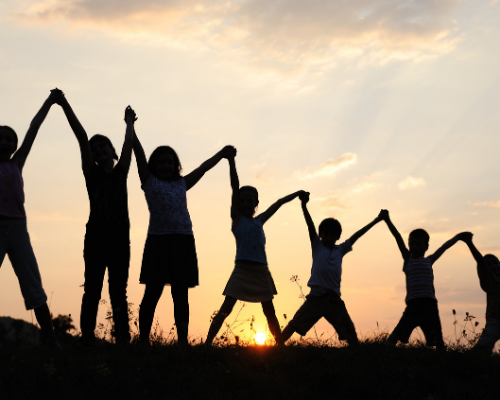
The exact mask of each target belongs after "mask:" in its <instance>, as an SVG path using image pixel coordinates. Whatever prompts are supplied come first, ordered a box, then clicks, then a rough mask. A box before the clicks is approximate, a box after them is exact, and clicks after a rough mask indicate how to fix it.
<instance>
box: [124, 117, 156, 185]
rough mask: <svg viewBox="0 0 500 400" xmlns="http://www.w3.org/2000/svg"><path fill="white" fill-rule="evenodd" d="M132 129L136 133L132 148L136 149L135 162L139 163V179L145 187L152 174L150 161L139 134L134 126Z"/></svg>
mask: <svg viewBox="0 0 500 400" xmlns="http://www.w3.org/2000/svg"><path fill="white" fill-rule="evenodd" d="M127 128H128V127H127ZM132 129H133V131H134V139H133V143H132V147H133V148H134V155H135V161H136V163H137V171H138V172H139V179H140V180H141V185H144V184H145V183H146V182H147V180H148V179H149V176H150V175H151V172H150V171H149V165H148V161H147V160H146V153H144V149H143V147H142V144H141V142H140V141H139V138H138V137H137V133H136V132H135V129H134V126H133V125H132Z"/></svg>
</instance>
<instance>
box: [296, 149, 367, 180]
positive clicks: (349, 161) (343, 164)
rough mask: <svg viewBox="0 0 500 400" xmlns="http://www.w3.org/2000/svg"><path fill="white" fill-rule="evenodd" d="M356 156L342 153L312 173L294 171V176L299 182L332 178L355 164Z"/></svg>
mask: <svg viewBox="0 0 500 400" xmlns="http://www.w3.org/2000/svg"><path fill="white" fill-rule="evenodd" d="M357 160H358V156H357V155H356V154H354V153H344V154H342V155H341V156H340V157H337V158H335V159H332V158H329V159H328V161H327V162H325V163H324V164H322V165H321V166H320V167H319V168H318V169H316V170H315V171H313V172H304V171H296V172H295V175H296V176H297V177H298V178H299V179H300V180H305V179H314V178H318V177H334V176H335V175H337V174H338V173H339V171H341V170H343V169H345V168H347V167H349V166H351V165H353V164H356V162H357Z"/></svg>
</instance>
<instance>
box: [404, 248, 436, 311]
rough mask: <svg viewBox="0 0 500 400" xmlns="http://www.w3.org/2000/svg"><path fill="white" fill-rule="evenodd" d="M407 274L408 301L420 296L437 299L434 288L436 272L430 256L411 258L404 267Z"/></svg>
mask: <svg viewBox="0 0 500 400" xmlns="http://www.w3.org/2000/svg"><path fill="white" fill-rule="evenodd" d="M403 272H404V273H405V274H406V299H405V301H406V302H407V303H408V301H409V300H411V299H416V298H418V297H430V298H431V299H434V300H436V293H435V290H434V272H433V270H432V261H431V259H430V258H429V257H425V258H424V257H420V258H412V257H411V256H410V259H409V260H408V262H407V263H406V264H405V266H404V267H403Z"/></svg>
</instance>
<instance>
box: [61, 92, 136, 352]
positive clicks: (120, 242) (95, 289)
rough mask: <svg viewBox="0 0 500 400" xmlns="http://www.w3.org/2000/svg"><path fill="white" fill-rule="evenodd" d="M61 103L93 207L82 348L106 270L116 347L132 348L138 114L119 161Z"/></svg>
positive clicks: (130, 116) (130, 121)
mask: <svg viewBox="0 0 500 400" xmlns="http://www.w3.org/2000/svg"><path fill="white" fill-rule="evenodd" d="M57 103H58V104H59V105H60V106H61V107H62V109H63V111H64V114H65V115H66V118H67V119H68V122H69V124H70V126H71V128H72V129H73V132H74V134H75V136H76V138H77V140H78V144H79V145H80V153H81V158H82V170H83V175H84V177H85V183H86V186H87V192H88V195H89V201H90V215H89V220H88V222H87V229H86V233H85V242H84V248H83V258H84V260H85V285H84V294H83V299H82V311H81V314H80V329H81V330H82V342H83V343H84V344H90V343H92V342H93V341H94V340H95V334H94V331H95V327H96V318H97V310H98V308H99V300H100V299H101V292H102V284H103V280H104V274H105V272H106V267H107V268H108V277H109V279H108V281H109V297H110V300H111V307H112V309H113V321H114V335H115V339H116V341H117V342H124V343H127V342H130V332H129V321H128V304H127V282H128V273H129V266H130V235H129V231H130V222H129V217H128V200H127V177H128V170H129V167H130V159H131V157H132V141H133V138H134V135H133V132H134V130H133V125H134V121H135V119H136V118H135V113H134V111H133V110H132V109H131V108H130V107H127V109H126V110H125V121H126V123H127V129H126V133H125V141H124V142H123V147H122V152H121V156H120V159H119V161H118V162H117V163H116V164H115V160H116V159H118V156H117V155H116V152H115V149H114V147H113V145H112V144H111V141H110V140H109V139H108V138H107V137H106V136H103V135H99V134H97V135H94V136H92V138H90V140H88V139H87V133H86V132H85V129H83V126H82V125H81V124H80V122H79V121H78V118H77V117H76V115H75V113H74V112H73V109H72V108H71V106H70V105H69V103H68V101H67V99H66V97H65V96H64V94H63V93H62V92H61V91H59V93H58V96H57Z"/></svg>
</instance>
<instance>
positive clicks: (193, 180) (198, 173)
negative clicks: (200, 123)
mask: <svg viewBox="0 0 500 400" xmlns="http://www.w3.org/2000/svg"><path fill="white" fill-rule="evenodd" d="M228 148H233V149H234V147H233V146H226V147H224V148H223V149H222V150H220V151H219V152H218V153H217V154H215V155H214V156H213V157H212V158H209V159H208V160H207V161H205V162H204V163H203V164H201V165H200V166H199V167H198V168H196V169H195V170H194V171H192V172H190V173H189V174H187V175H186V176H185V177H184V181H185V182H186V190H189V189H191V188H192V187H193V186H194V185H196V184H197V183H198V181H199V180H200V179H201V177H202V176H203V175H205V172H207V171H209V170H211V169H212V168H213V167H215V166H216V165H217V164H218V162H219V161H220V160H222V159H223V158H226V154H227V149H228Z"/></svg>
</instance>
